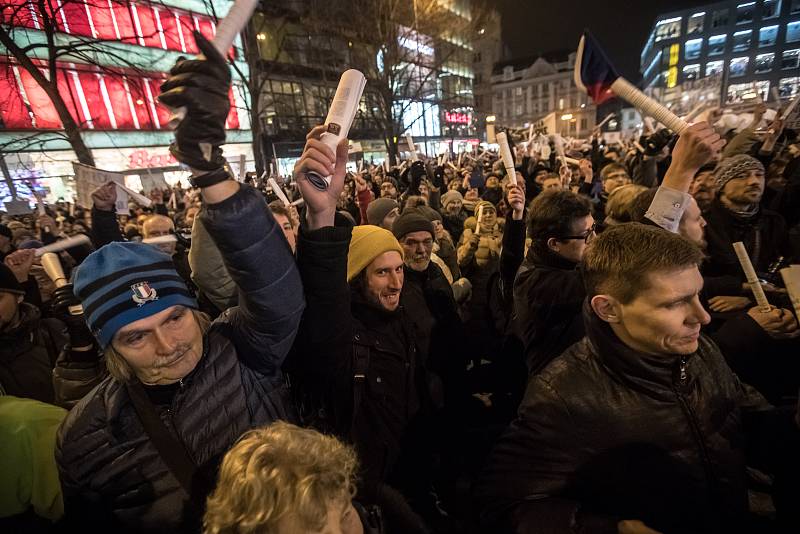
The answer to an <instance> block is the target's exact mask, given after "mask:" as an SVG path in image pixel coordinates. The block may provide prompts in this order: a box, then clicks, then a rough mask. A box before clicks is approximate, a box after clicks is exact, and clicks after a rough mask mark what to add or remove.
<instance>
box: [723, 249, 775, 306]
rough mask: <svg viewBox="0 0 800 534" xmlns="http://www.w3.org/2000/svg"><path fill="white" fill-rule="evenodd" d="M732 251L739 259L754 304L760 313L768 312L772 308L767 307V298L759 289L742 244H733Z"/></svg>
mask: <svg viewBox="0 0 800 534" xmlns="http://www.w3.org/2000/svg"><path fill="white" fill-rule="evenodd" d="M733 250H734V251H735V252H736V257H737V258H739V264H740V265H741V266H742V271H743V272H744V276H745V278H747V284H748V285H749V286H750V290H751V291H752V292H753V296H754V297H755V298H756V304H758V307H759V308H761V311H763V312H768V311H769V310H771V309H772V308H771V306H770V305H769V301H768V300H767V296H766V295H765V294H764V288H762V287H761V283H760V282H759V281H758V276H757V275H756V270H755V269H753V263H752V262H751V261H750V256H749V255H748V254H747V249H746V248H744V243H742V242H741V241H737V242H736V243H734V244H733Z"/></svg>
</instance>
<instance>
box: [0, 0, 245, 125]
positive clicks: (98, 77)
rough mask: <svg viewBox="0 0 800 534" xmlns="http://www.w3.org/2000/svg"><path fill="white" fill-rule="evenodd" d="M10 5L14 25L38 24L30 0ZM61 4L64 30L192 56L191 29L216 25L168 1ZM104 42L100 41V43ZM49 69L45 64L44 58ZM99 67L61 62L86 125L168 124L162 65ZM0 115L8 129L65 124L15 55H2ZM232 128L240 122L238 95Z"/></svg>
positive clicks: (10, 0) (61, 77)
mask: <svg viewBox="0 0 800 534" xmlns="http://www.w3.org/2000/svg"><path fill="white" fill-rule="evenodd" d="M3 3H4V5H5V7H4V8H3V9H7V10H18V11H17V15H16V16H15V17H14V19H13V22H14V24H15V25H16V26H22V27H27V28H30V29H32V30H40V29H42V28H41V27H40V21H39V20H38V17H37V11H36V10H35V9H33V8H32V7H31V4H30V0H4V2H3ZM56 3H57V4H58V5H59V6H60V9H59V10H58V12H57V15H56V23H57V27H58V30H59V31H60V32H63V33H66V34H70V35H77V36H82V37H88V38H94V39H102V40H108V41H117V42H123V43H128V44H131V45H136V46H141V47H146V48H151V49H161V50H169V51H173V52H179V53H185V54H186V55H194V54H196V53H197V47H196V45H195V42H194V38H193V36H192V31H193V30H198V31H199V32H200V33H202V34H203V35H204V36H205V37H207V38H208V39H211V38H213V36H214V34H215V32H216V26H215V24H214V21H213V20H212V18H211V17H209V16H207V15H202V14H198V13H191V12H188V11H182V10H179V9H174V8H167V7H165V6H163V5H155V4H148V3H146V2H141V1H130V2H129V1H126V0H88V1H86V0H69V1H68V2H65V3H64V4H61V3H60V2H56ZM102 44H103V43H99V44H98V45H97V46H98V47H101V46H102ZM38 64H39V65H40V66H41V67H42V72H45V70H46V69H45V67H46V66H47V64H46V63H45V62H43V61H41V62H39V63H38ZM113 70H114V72H113V73H111V72H110V71H109V69H99V68H97V67H94V66H91V65H82V64H78V63H66V62H64V63H58V69H57V73H58V87H59V92H60V93H61V95H62V97H63V99H64V101H65V102H66V104H67V106H68V107H69V110H70V112H71V114H72V116H73V117H74V118H75V120H76V121H77V122H78V124H80V125H81V127H82V128H83V129H86V130H163V129H166V124H167V119H168V117H169V112H168V111H167V110H166V109H165V108H164V107H162V106H161V105H159V104H158V102H157V100H156V97H157V96H158V93H159V85H160V84H161V82H162V81H163V79H164V78H165V73H163V72H152V73H145V74H142V72H141V71H133V70H127V71H126V69H124V68H123V67H121V66H114V68H113ZM0 95H2V98H0V117H2V122H3V126H4V128H5V129H7V130H30V129H36V130H42V129H43V130H47V129H56V130H57V129H60V128H61V127H62V125H61V121H60V120H59V118H58V115H57V113H56V110H55V108H54V107H53V104H52V103H51V101H50V99H49V97H48V96H47V94H46V93H45V92H44V91H43V90H42V89H41V87H39V85H38V84H37V83H36V81H35V80H34V79H33V78H32V76H31V75H30V74H29V73H28V72H27V71H26V70H25V69H24V68H23V67H21V66H20V65H17V64H15V62H14V60H13V58H11V57H9V56H0ZM230 98H231V104H232V105H231V113H230V115H229V116H228V121H227V124H226V127H227V128H228V129H233V130H236V129H239V127H240V125H239V117H238V114H237V111H236V105H235V101H234V97H233V92H231V94H230Z"/></svg>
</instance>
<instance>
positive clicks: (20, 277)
mask: <svg viewBox="0 0 800 534" xmlns="http://www.w3.org/2000/svg"><path fill="white" fill-rule="evenodd" d="M35 259H36V252H35V251H34V250H33V249H23V250H15V251H14V252H12V253H11V254H9V255H8V256H6V258H5V260H4V263H5V264H6V266H7V267H8V268H9V269H11V272H12V273H14V278H16V279H17V282H19V283H20V284H21V283H23V282H25V281H27V280H28V275H29V274H30V272H31V267H32V266H33V260H35Z"/></svg>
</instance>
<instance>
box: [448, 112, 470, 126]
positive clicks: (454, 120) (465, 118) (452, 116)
mask: <svg viewBox="0 0 800 534" xmlns="http://www.w3.org/2000/svg"><path fill="white" fill-rule="evenodd" d="M444 122H447V123H450V124H469V123H470V117H469V114H468V113H458V112H457V111H452V112H451V111H445V112H444Z"/></svg>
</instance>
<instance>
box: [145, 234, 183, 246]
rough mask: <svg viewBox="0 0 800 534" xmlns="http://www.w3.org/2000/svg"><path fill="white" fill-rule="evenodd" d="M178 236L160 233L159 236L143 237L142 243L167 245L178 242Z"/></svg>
mask: <svg viewBox="0 0 800 534" xmlns="http://www.w3.org/2000/svg"><path fill="white" fill-rule="evenodd" d="M177 242H178V238H177V237H175V236H174V235H171V234H170V235H160V236H157V237H148V238H147V239H142V243H146V244H148V245H165V244H167V243H177Z"/></svg>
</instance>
